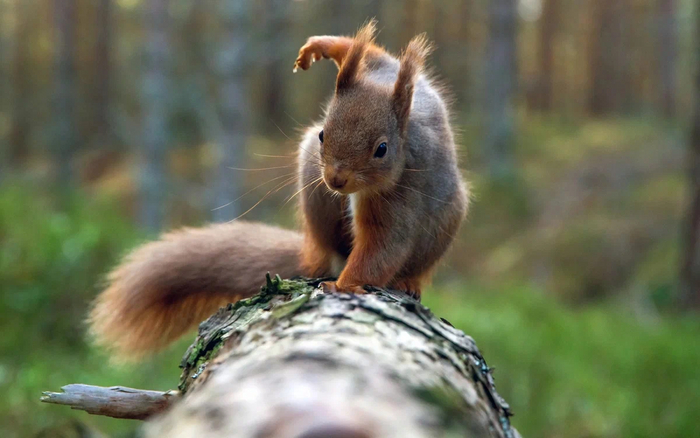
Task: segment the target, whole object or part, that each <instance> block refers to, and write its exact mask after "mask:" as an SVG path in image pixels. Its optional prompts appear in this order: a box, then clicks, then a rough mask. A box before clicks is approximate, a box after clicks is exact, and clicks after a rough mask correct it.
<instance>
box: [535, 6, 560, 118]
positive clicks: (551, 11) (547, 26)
mask: <svg viewBox="0 0 700 438" xmlns="http://www.w3.org/2000/svg"><path fill="white" fill-rule="evenodd" d="M557 6H558V0H544V4H543V7H542V18H541V26H540V41H539V43H540V44H539V45H540V50H539V58H540V60H539V61H540V74H539V80H538V84H537V101H536V105H537V109H538V110H539V111H542V112H549V111H550V110H551V109H552V90H553V89H554V38H555V34H556V31H557V22H558V18H559V17H558V10H557Z"/></svg>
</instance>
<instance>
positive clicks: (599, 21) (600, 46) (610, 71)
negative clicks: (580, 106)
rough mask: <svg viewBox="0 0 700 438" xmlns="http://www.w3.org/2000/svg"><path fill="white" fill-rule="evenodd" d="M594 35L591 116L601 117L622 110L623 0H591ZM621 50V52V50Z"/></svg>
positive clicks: (590, 65) (590, 67) (591, 40)
mask: <svg viewBox="0 0 700 438" xmlns="http://www.w3.org/2000/svg"><path fill="white" fill-rule="evenodd" d="M591 8H592V10H591V34H590V35H589V45H588V70H589V81H590V96H589V102H588V109H589V112H590V114H591V115H593V116H601V115H605V114H609V113H611V112H614V111H616V110H618V109H619V107H620V98H621V94H623V93H622V91H623V90H622V88H624V87H625V84H623V83H622V81H625V80H626V78H621V77H620V74H619V73H620V72H621V70H622V66H623V65H624V63H625V61H624V60H625V59H626V54H625V53H624V49H623V50H620V48H621V43H622V36H623V35H622V28H621V15H622V10H621V9H622V4H621V2H620V1H609V0H593V1H592V2H591ZM621 52H622V53H621Z"/></svg>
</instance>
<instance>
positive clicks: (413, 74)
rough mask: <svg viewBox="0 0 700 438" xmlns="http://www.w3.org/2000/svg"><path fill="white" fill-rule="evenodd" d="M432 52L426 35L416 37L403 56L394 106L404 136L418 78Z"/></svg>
mask: <svg viewBox="0 0 700 438" xmlns="http://www.w3.org/2000/svg"><path fill="white" fill-rule="evenodd" d="M431 51H432V46H431V45H430V42H429V41H428V38H427V37H426V35H425V34H421V35H418V36H416V37H414V38H413V39H412V40H411V41H410V42H409V43H408V46H406V50H404V52H403V53H402V54H401V59H400V61H401V67H400V69H399V77H398V79H397V80H396V84H394V94H393V97H392V98H393V102H392V106H393V109H394V112H395V113H396V119H397V120H398V122H399V132H401V134H403V133H404V132H405V131H406V128H407V127H408V116H409V114H410V112H411V101H412V100H413V88H414V85H415V82H416V78H417V77H418V75H419V74H420V72H421V71H422V70H423V65H424V64H425V59H426V58H427V57H428V55H429V54H430V52H431Z"/></svg>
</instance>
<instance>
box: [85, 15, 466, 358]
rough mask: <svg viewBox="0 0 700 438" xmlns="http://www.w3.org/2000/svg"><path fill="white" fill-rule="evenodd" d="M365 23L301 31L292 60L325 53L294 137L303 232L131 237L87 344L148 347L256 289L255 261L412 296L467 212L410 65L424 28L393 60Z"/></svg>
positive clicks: (205, 231) (433, 110) (436, 114)
mask: <svg viewBox="0 0 700 438" xmlns="http://www.w3.org/2000/svg"><path fill="white" fill-rule="evenodd" d="M375 28H376V26H375V22H374V21H372V22H370V23H368V24H366V25H365V26H364V27H362V28H361V29H360V30H359V31H358V33H357V34H356V35H355V36H354V37H342V36H314V37H311V38H309V39H308V40H307V42H306V44H305V45H304V46H303V47H302V48H301V49H300V51H299V56H298V58H297V60H296V62H295V63H294V70H295V71H296V70H297V69H299V68H300V69H302V70H307V69H308V68H309V67H310V66H311V64H312V63H313V62H314V61H316V60H320V59H322V58H326V59H332V60H333V61H335V63H336V64H337V66H338V76H337V79H336V84H335V94H334V96H333V98H332V100H331V101H330V104H329V105H328V107H327V109H326V112H325V116H324V119H323V121H322V123H319V124H316V125H314V126H312V127H310V128H308V129H307V130H306V133H305V135H304V136H303V139H302V141H301V144H300V146H299V163H298V165H299V167H298V172H299V176H300V178H299V189H300V196H299V197H300V213H301V219H302V233H298V232H294V231H289V230H283V229H280V228H275V227H271V226H266V225H262V224H256V223H249V222H241V221H234V222H231V223H227V224H215V225H210V226H208V227H205V228H200V229H192V228H190V229H184V230H180V231H176V232H172V233H169V234H166V235H164V236H163V237H162V238H161V239H160V240H158V241H155V242H151V243H147V244H145V245H143V246H142V247H140V248H137V249H136V250H134V251H133V252H132V253H131V254H129V255H128V256H127V257H126V259H125V260H124V261H123V262H122V264H121V265H120V266H118V267H117V268H116V269H115V270H114V271H113V272H112V273H111V274H110V275H109V277H108V285H107V289H106V290H105V291H104V292H102V294H100V295H99V296H98V297H97V299H96V300H95V303H94V305H93V308H92V311H91V314H90V318H89V323H90V325H91V332H92V333H93V334H94V335H95V338H96V341H97V342H98V343H99V344H102V345H105V346H107V347H110V348H111V349H112V350H114V352H115V353H116V354H117V356H118V357H122V358H126V359H128V358H138V357H139V356H142V355H144V354H148V353H151V352H154V351H156V350H159V349H161V348H163V347H165V346H166V345H168V344H169V343H170V342H172V341H174V340H175V339H177V338H178V337H180V336H181V335H183V334H184V333H185V332H186V331H187V330H188V329H190V328H191V327H192V326H193V325H194V324H197V323H199V322H200V321H202V320H203V319H205V318H206V317H208V316H209V315H211V314H212V313H213V312H214V311H216V309H217V308H219V307H221V306H223V305H225V304H227V303H230V302H235V301H238V300H240V299H241V298H245V297H249V296H251V295H254V294H255V293H257V292H258V291H259V288H260V283H261V278H262V277H261V275H263V274H264V273H265V272H268V271H269V272H271V273H273V274H275V273H278V274H279V275H280V276H282V277H292V276H295V275H304V276H307V277H325V276H337V278H338V280H337V281H334V282H325V283H323V284H322V286H323V289H324V291H326V292H351V293H363V292H364V288H363V287H364V286H366V285H371V286H376V287H388V288H392V289H398V290H404V291H407V292H409V293H410V294H413V295H414V296H416V297H417V298H420V292H421V288H422V286H424V285H425V284H426V283H427V282H428V281H429V280H430V277H431V276H432V273H433V270H434V268H435V266H436V264H437V263H438V262H439V260H440V259H441V258H442V257H443V255H444V254H445V252H446V250H447V249H448V247H449V246H450V244H451V243H452V241H453V240H454V237H455V234H456V232H457V231H458V229H459V226H460V224H461V223H462V221H463V219H464V217H465V215H466V212H467V206H468V190H467V186H466V184H465V183H464V181H463V180H462V177H461V173H460V171H459V169H458V166H457V156H456V149H455V143H454V136H453V133H452V130H451V128H450V122H449V117H448V111H447V106H446V104H445V99H444V97H443V96H442V94H441V88H440V87H438V86H436V85H435V84H434V82H432V81H431V79H430V78H429V77H428V76H427V75H426V73H425V72H424V70H423V66H424V63H425V58H426V56H427V55H428V54H429V52H430V46H429V44H428V42H427V40H426V38H425V37H424V36H418V37H415V38H413V39H412V40H411V41H410V42H409V43H408V46H407V47H406V49H405V50H404V52H403V53H402V54H401V56H400V57H399V58H398V59H397V58H396V57H394V56H392V55H391V54H389V53H388V52H387V51H386V50H384V49H383V48H382V47H380V46H378V45H376V44H375V43H374V34H375ZM321 181H323V182H324V183H325V184H323V183H321ZM305 188H306V189H305Z"/></svg>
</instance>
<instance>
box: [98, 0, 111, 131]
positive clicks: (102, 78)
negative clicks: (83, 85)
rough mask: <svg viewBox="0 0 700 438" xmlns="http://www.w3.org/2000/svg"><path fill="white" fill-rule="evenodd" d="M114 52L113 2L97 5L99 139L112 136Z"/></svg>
mask: <svg viewBox="0 0 700 438" xmlns="http://www.w3.org/2000/svg"><path fill="white" fill-rule="evenodd" d="M111 52H112V0H99V1H98V4H97V35H96V42H95V75H96V82H95V98H94V108H95V131H96V133H97V136H98V138H100V139H105V138H107V137H108V136H109V135H110V130H111V127H110V122H109V117H110V116H109V113H110V87H111V68H112V63H111V54H112V53H111Z"/></svg>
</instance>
